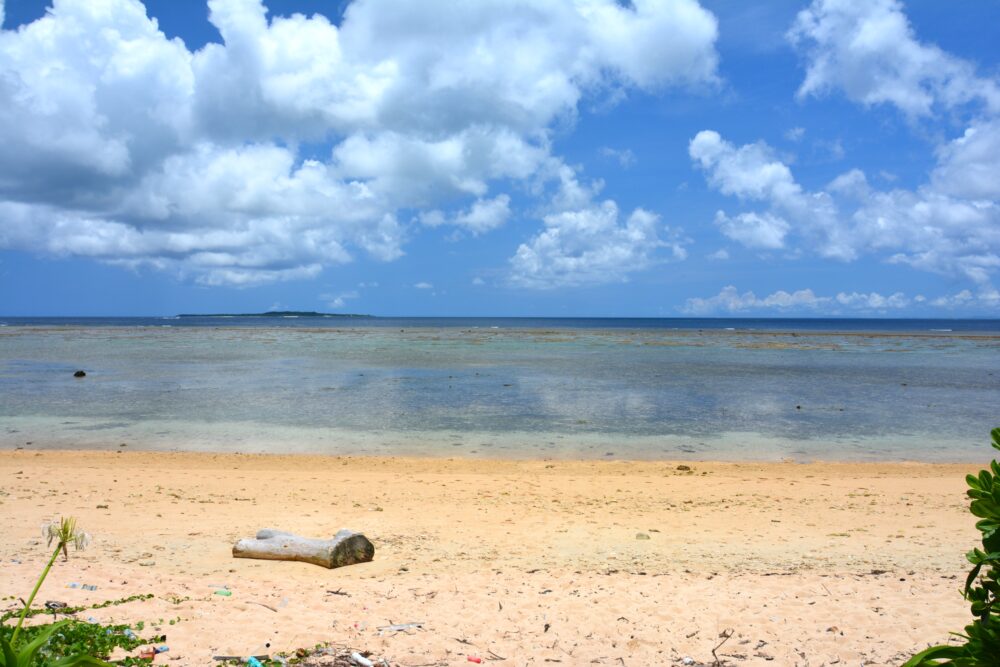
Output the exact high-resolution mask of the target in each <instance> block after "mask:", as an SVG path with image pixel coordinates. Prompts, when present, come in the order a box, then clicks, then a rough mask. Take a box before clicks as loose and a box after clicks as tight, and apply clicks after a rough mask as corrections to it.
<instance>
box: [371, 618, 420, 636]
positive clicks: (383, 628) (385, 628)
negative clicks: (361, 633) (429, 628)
mask: <svg viewBox="0 0 1000 667" xmlns="http://www.w3.org/2000/svg"><path fill="white" fill-rule="evenodd" d="M423 627H424V622H423V621H414V622H412V623H395V624H393V625H380V626H379V627H378V632H379V634H382V633H383V632H402V631H404V630H413V629H416V628H420V629H423Z"/></svg>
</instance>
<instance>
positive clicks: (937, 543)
mask: <svg viewBox="0 0 1000 667" xmlns="http://www.w3.org/2000/svg"><path fill="white" fill-rule="evenodd" d="M679 465H682V464H679V463H677V462H674V463H671V462H619V461H543V460H539V461H498V460H480V459H405V458H337V457H309V456H275V455H271V456H264V455H212V454H187V453H185V454H177V453H152V452H128V451H123V452H120V453H119V452H106V451H105V452H96V451H83V452H64V451H44V452H32V451H28V450H27V449H25V450H22V451H5V452H2V453H0V479H2V480H3V483H2V486H0V523H2V525H3V526H4V529H3V538H2V540H0V560H2V562H3V567H2V568H0V591H2V592H3V594H4V595H5V596H26V595H27V593H28V592H29V590H30V586H31V582H32V581H33V579H34V577H35V576H36V573H37V572H38V571H39V569H40V567H41V565H42V563H43V561H44V559H45V556H46V555H47V553H48V551H47V549H46V548H45V545H44V542H43V541H42V539H41V536H40V531H39V527H40V525H41V524H42V523H43V522H44V521H45V520H47V519H50V518H53V517H57V516H59V515H61V514H63V515H67V514H71V515H75V516H76V517H78V519H79V521H80V523H81V525H82V526H83V527H85V528H86V529H87V530H88V531H89V532H90V533H91V534H92V536H93V543H92V545H91V546H90V547H89V548H88V549H87V550H85V551H83V552H79V553H73V554H71V558H70V560H69V561H68V562H66V563H63V562H61V561H60V562H58V563H57V566H56V567H55V568H54V570H53V573H52V574H51V575H50V577H49V579H48V580H47V581H46V583H45V586H44V588H43V589H42V592H41V594H40V596H39V600H40V601H43V600H60V601H64V602H67V603H68V604H70V605H80V604H87V603H94V602H100V601H103V600H109V599H117V598H122V597H127V596H130V595H137V594H152V595H154V596H155V597H154V598H152V599H149V600H146V601H137V602H132V603H128V604H124V605H118V606H112V607H107V608H105V609H99V610H94V611H93V612H87V614H85V615H87V616H91V617H92V618H95V619H98V620H100V621H115V622H130V623H134V622H137V621H145V623H146V631H147V633H149V632H155V633H156V634H159V633H163V634H165V635H166V636H167V641H166V644H167V645H168V646H169V647H170V650H169V652H168V653H166V654H163V655H161V656H158V657H157V662H168V663H171V664H178V665H188V664H190V665H204V664H210V663H211V662H212V660H211V657H212V656H214V655H250V654H261V653H275V652H278V651H290V650H294V649H295V648H298V647H309V646H312V645H314V644H316V643H319V642H332V643H334V644H338V645H344V646H350V647H353V648H356V649H361V650H368V651H371V652H372V653H373V655H375V656H378V657H380V658H385V659H386V660H387V661H388V662H389V663H390V664H393V665H396V664H398V665H407V666H416V665H461V664H471V663H470V662H469V659H470V657H472V658H477V657H478V658H481V659H483V660H484V662H492V663H493V664H498V665H534V664H543V663H545V662H553V663H559V662H561V663H562V664H570V665H585V664H607V665H612V664H617V665H622V664H624V665H668V664H685V663H684V660H685V659H686V658H687V659H689V660H693V661H694V663H693V664H699V663H709V664H710V663H711V662H712V660H713V656H712V649H713V648H714V647H716V646H717V645H718V644H719V643H720V642H721V641H722V639H721V638H720V635H723V636H724V633H727V632H729V631H732V636H731V638H730V639H728V640H727V641H725V642H724V643H723V644H722V646H721V647H720V648H718V649H717V655H718V656H719V658H721V659H724V660H725V661H726V662H727V663H730V664H739V665H764V664H774V665H803V666H804V665H835V664H841V665H860V664H864V665H869V666H872V665H894V664H899V662H901V661H902V659H903V658H904V656H906V655H907V654H908V653H910V652H912V651H914V650H916V649H919V648H921V647H923V646H926V645H927V644H928V643H929V642H940V641H944V640H946V639H947V637H948V632H949V631H950V630H958V629H960V628H961V627H962V626H963V625H964V624H965V622H966V620H967V608H966V605H965V603H964V601H963V600H962V599H961V596H960V594H959V588H960V586H961V583H962V578H963V576H964V571H965V566H964V559H963V557H962V554H963V552H964V551H965V550H966V549H967V548H969V547H970V546H972V544H973V543H974V540H975V538H976V535H977V533H976V532H975V530H974V528H973V521H972V519H971V516H970V515H969V514H968V513H967V510H966V506H965V499H964V494H963V491H964V486H963V485H964V482H963V476H964V473H965V472H967V471H968V470H969V469H970V466H967V465H930V464H907V463H886V464H827V463H811V464H793V463H771V464H761V463H697V462H696V463H690V462H687V463H684V464H683V465H688V466H690V467H691V470H678V466H679ZM262 527H275V528H281V529H284V530H289V531H292V532H296V533H300V534H302V535H309V536H316V537H324V536H330V535H332V534H333V533H335V532H336V531H337V530H338V529H340V528H344V527H348V528H352V529H354V530H359V531H362V532H364V533H365V534H366V535H367V536H368V537H369V538H370V539H371V540H372V541H373V542H374V544H375V547H376V554H375V560H374V561H373V562H371V563H366V564H361V565H355V566H351V567H347V568H341V569H336V570H326V569H323V568H319V567H316V566H313V565H308V564H303V563H288V562H271V561H258V560H243V559H233V558H232V556H231V548H232V545H233V543H234V542H235V541H236V540H237V539H238V538H240V537H244V536H249V535H252V534H253V533H254V532H255V531H256V530H257V529H258V528H262ZM647 537H648V539H646V538H647ZM70 583H80V584H89V585H93V586H96V587H97V589H96V590H94V591H90V590H83V589H81V588H70V587H68V586H69V584H70ZM223 587H228V589H229V590H230V591H231V595H230V596H223V595H217V594H216V593H215V591H217V590H220V589H222V588H223ZM7 601H8V602H7V603H8V604H11V601H10V598H7ZM171 621H173V624H171V623H170V622H171ZM410 622H421V623H422V624H423V625H422V628H417V629H411V630H409V631H403V632H386V631H380V630H379V629H378V628H379V627H380V626H386V625H390V624H393V623H410ZM501 657H502V658H504V659H505V660H500V659H499V658H501ZM687 664H692V663H691V662H688V663H687Z"/></svg>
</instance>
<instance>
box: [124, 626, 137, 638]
mask: <svg viewBox="0 0 1000 667" xmlns="http://www.w3.org/2000/svg"><path fill="white" fill-rule="evenodd" d="M125 636H126V637H128V638H129V639H135V633H134V632H132V628H125Z"/></svg>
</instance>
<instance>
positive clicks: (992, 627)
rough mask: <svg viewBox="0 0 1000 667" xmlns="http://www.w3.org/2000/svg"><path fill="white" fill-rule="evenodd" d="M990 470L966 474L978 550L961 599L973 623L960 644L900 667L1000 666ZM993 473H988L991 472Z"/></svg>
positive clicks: (995, 473)
mask: <svg viewBox="0 0 1000 667" xmlns="http://www.w3.org/2000/svg"><path fill="white" fill-rule="evenodd" d="M990 435H991V437H992V442H991V443H990V444H991V445H992V447H993V448H994V449H997V450H1000V428H995V429H993V430H992V431H991V432H990ZM989 468H990V470H982V471H980V472H979V474H978V475H967V476H966V478H965V481H966V483H967V484H968V486H969V489H968V491H966V494H967V495H968V496H969V498H970V499H971V502H970V503H969V511H970V512H971V513H972V514H973V516H976V517H978V518H979V521H977V522H976V529H977V530H978V531H979V532H980V533H981V536H982V547H983V548H981V549H980V548H978V547H977V548H974V549H973V550H972V551H970V552H968V553H967V554H966V555H965V557H966V559H967V560H968V561H969V563H971V564H972V569H971V570H970V571H969V576H968V577H966V579H965V587H964V588H963V589H962V594H963V595H964V596H965V599H966V601H967V602H968V603H969V609H970V611H971V612H972V616H973V617H974V620H973V621H972V623H970V624H969V625H967V626H965V632H964V633H963V634H959V633H955V637H956V638H958V639H959V640H961V642H962V643H961V644H948V645H942V646H931V647H928V648H926V649H924V650H923V651H921V652H919V653H917V654H916V655H914V656H913V657H912V658H910V659H909V660H907V661H906V662H905V663H903V667H932V666H937V667H941V666H948V667H987V666H990V665H992V666H996V665H1000V463H997V461H996V459H994V460H993V461H991V462H990V465H989ZM991 471H992V472H991Z"/></svg>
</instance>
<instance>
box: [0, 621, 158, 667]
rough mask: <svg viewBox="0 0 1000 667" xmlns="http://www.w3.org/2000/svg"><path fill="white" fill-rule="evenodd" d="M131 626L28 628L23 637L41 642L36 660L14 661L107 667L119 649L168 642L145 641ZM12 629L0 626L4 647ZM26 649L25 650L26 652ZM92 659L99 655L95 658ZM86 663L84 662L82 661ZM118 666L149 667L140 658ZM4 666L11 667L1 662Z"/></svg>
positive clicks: (42, 666)
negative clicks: (109, 660) (72, 660)
mask: <svg viewBox="0 0 1000 667" xmlns="http://www.w3.org/2000/svg"><path fill="white" fill-rule="evenodd" d="M129 630H130V629H129V626H127V625H101V624H98V623H80V622H77V621H59V622H58V623H52V624H50V625H40V626H33V627H25V628H24V630H23V636H24V638H25V641H28V642H29V643H30V644H34V643H36V642H39V641H40V642H41V643H40V644H39V645H38V648H37V649H36V651H35V653H34V654H32V656H31V657H32V658H33V661H32V660H28V661H23V660H22V661H21V662H14V663H11V664H13V665H17V667H27V666H29V665H30V666H31V667H73V666H74V665H84V666H94V665H100V666H102V667H105V666H107V665H108V664H109V663H107V662H104V661H105V660H107V659H109V658H110V656H111V653H112V652H113V651H114V650H115V649H116V648H121V649H123V650H125V651H132V650H134V649H136V648H138V647H139V646H144V645H146V644H151V643H156V642H160V641H163V640H164V637H162V636H160V637H150V638H146V639H144V638H142V637H138V636H136V635H135V634H134V633H132V632H130V631H129ZM10 631H11V629H10V628H8V627H5V626H0V644H2V643H5V642H6V643H8V644H9V641H8V638H9V637H8V636H9V634H10ZM23 651H24V649H23V648H22V652H23ZM60 656H71V657H73V659H75V660H77V662H66V661H67V660H69V658H63V657H60ZM92 656H97V657H96V658H95V657H92ZM80 660H83V662H80ZM114 664H115V665H148V664H149V661H148V660H142V659H140V658H136V657H128V658H125V659H124V660H121V661H115V663H114ZM0 667H9V665H5V664H4V663H3V661H2V660H0Z"/></svg>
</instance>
